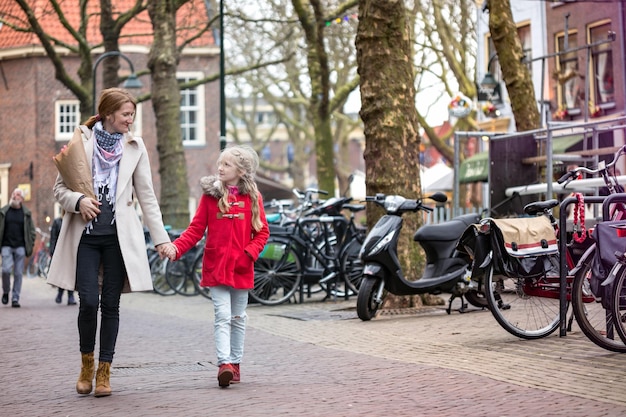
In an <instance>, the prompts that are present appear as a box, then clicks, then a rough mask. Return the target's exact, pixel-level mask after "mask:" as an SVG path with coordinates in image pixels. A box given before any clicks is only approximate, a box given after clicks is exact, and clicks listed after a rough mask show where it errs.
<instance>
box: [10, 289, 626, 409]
mask: <svg viewBox="0 0 626 417" xmlns="http://www.w3.org/2000/svg"><path fill="white" fill-rule="evenodd" d="M55 292H56V290H55V289H54V288H52V287H50V286H48V285H47V284H45V282H44V281H43V280H41V279H38V278H33V279H25V281H24V287H23V291H22V299H21V303H22V308H20V309H17V308H11V307H9V306H0V367H1V372H0V415H6V416H80V417H84V416H133V417H134V416H219V415H237V416H363V415H367V416H441V417H446V416H467V415H470V416H497V417H503V416H568V417H569V416H624V415H626V396H625V395H624V393H626V378H625V376H626V356H624V355H620V354H616V353H611V352H608V351H605V350H603V349H601V348H599V347H596V346H595V345H594V344H592V343H591V342H589V341H588V340H587V339H586V338H585V337H584V335H582V334H581V333H580V332H579V331H577V330H576V329H574V331H573V332H571V333H569V334H568V336H566V337H558V335H555V336H550V337H548V338H545V339H541V340H534V341H526V340H519V339H516V338H514V337H513V336H510V335H509V334H508V333H506V332H505V331H504V330H502V329H501V328H500V327H499V326H498V325H497V324H496V322H495V320H494V319H493V318H492V317H491V315H490V314H489V312H486V311H479V310H476V311H473V312H470V313H466V314H460V313H458V312H453V313H452V314H451V315H447V314H445V312H444V308H443V307H441V308H439V307H431V308H423V309H416V310H414V311H409V312H408V313H410V314H406V313H407V311H402V312H401V313H403V314H384V315H381V316H379V317H377V318H376V319H374V320H372V321H370V322H361V321H360V320H358V319H357V318H356V313H355V311H354V306H355V300H354V299H351V300H349V301H327V302H319V301H311V300H307V301H306V302H305V303H304V304H286V305H281V306H274V307H268V306H261V305H250V307H249V308H248V314H249V324H248V334H247V337H246V355H245V358H244V361H243V363H242V383H241V384H239V385H235V386H232V387H230V388H228V389H220V388H219V387H218V386H217V380H216V371H217V368H216V366H215V353H214V347H213V337H212V310H213V308H212V305H211V302H210V301H209V300H207V299H204V298H202V297H200V296H197V297H183V296H180V295H178V296H171V297H161V296H159V295H156V294H150V293H135V294H125V295H123V296H122V307H121V315H122V320H121V328H120V334H119V338H118V343H117V350H116V355H115V360H114V362H113V368H112V376H111V386H112V389H113V395H112V396H110V397H105V398H94V397H93V396H91V395H89V396H80V395H78V394H76V391H75V388H74V386H75V383H76V378H77V377H78V373H79V368H80V353H79V352H78V334H77V329H76V317H77V306H67V305H65V304H62V305H57V304H55V302H54V297H55ZM64 301H65V300H64ZM397 313H399V312H397Z"/></svg>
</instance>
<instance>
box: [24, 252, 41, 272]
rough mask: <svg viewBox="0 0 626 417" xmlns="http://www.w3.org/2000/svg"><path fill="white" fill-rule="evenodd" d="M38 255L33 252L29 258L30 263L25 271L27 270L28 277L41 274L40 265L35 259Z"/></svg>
mask: <svg viewBox="0 0 626 417" xmlns="http://www.w3.org/2000/svg"><path fill="white" fill-rule="evenodd" d="M35 257H36V255H35V254H33V255H32V256H31V257H30V258H29V259H28V263H27V264H26V266H25V267H24V272H26V276H27V277H28V278H35V277H36V276H37V275H39V271H38V269H39V265H37V261H36V260H35Z"/></svg>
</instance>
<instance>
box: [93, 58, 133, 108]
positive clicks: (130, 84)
mask: <svg viewBox="0 0 626 417" xmlns="http://www.w3.org/2000/svg"><path fill="white" fill-rule="evenodd" d="M110 56H119V57H120V58H123V59H124V60H125V61H126V62H128V65H129V66H130V75H129V76H128V78H127V79H126V81H124V84H123V85H122V87H124V88H141V87H143V84H142V83H141V81H140V80H139V78H137V74H135V67H134V66H133V63H132V62H131V61H130V59H129V58H128V57H127V56H126V55H124V54H123V53H121V52H120V51H109V52H105V53H103V54H102V55H100V56H99V57H98V59H96V63H95V64H94V65H93V71H92V82H93V94H92V100H93V101H92V102H93V114H96V112H97V110H96V106H97V103H96V74H97V73H96V70H97V69H98V64H100V62H101V61H102V60H104V59H105V58H108V57H110Z"/></svg>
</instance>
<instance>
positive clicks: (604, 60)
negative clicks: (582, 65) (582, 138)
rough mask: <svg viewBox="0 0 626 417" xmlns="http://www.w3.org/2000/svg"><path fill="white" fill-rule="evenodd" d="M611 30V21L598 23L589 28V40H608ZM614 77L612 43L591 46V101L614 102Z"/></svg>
mask: <svg viewBox="0 0 626 417" xmlns="http://www.w3.org/2000/svg"><path fill="white" fill-rule="evenodd" d="M610 31H611V22H610V21H609V22H604V23H601V24H596V25H594V26H592V27H590V28H589V42H590V43H591V44H594V43H597V42H600V41H603V40H606V39H607V37H608V33H609V32H610ZM614 80H615V79H614V77H613V52H612V50H611V43H610V42H606V43H600V44H599V45H596V46H594V47H592V48H591V81H592V82H591V84H590V86H589V87H590V92H591V97H590V99H591V101H592V102H594V103H595V104H596V105H602V104H607V103H613V102H614V101H615V86H614Z"/></svg>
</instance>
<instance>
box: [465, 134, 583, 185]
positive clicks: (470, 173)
mask: <svg viewBox="0 0 626 417" xmlns="http://www.w3.org/2000/svg"><path fill="white" fill-rule="evenodd" d="M583 137H584V136H583V135H582V134H576V135H568V136H561V137H558V138H553V139H552V154H562V153H564V152H567V150H568V149H569V148H571V147H572V146H574V145H576V144H577V143H579V142H580V141H582V140H583ZM488 179H489V151H485V152H480V153H477V154H475V155H473V156H471V157H469V158H467V159H466V160H465V161H463V162H461V166H460V168H459V182H460V183H461V184H463V183H468V182H479V181H483V182H484V181H487V180H488Z"/></svg>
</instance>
